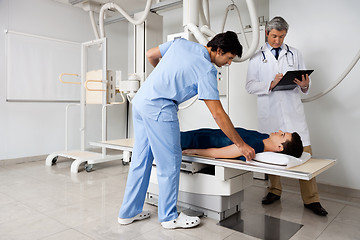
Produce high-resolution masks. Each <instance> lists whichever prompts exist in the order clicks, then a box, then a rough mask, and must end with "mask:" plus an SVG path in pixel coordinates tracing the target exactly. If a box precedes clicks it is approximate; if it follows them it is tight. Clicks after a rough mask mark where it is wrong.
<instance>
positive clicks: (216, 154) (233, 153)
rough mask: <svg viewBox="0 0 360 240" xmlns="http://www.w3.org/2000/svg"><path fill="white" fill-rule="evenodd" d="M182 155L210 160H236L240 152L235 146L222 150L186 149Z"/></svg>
mask: <svg viewBox="0 0 360 240" xmlns="http://www.w3.org/2000/svg"><path fill="white" fill-rule="evenodd" d="M183 153H184V154H190V155H200V156H204V157H212V158H236V157H240V156H241V152H240V150H239V148H238V147H237V146H236V145H235V144H232V145H229V146H226V147H222V148H207V149H186V150H183Z"/></svg>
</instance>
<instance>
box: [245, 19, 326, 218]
mask: <svg viewBox="0 0 360 240" xmlns="http://www.w3.org/2000/svg"><path fill="white" fill-rule="evenodd" d="M288 28H289V25H288V24H287V22H286V21H285V20H284V19H283V18H282V17H275V18H273V19H272V20H271V21H270V22H269V23H268V24H267V26H266V36H267V42H266V43H265V45H264V46H262V47H261V48H260V50H259V51H258V52H257V53H255V55H254V56H253V57H252V58H251V59H250V61H249V67H248V74H247V80H246V90H247V91H248V93H250V94H256V95H257V100H258V124H259V131H260V132H265V133H271V132H276V131H277V130H279V129H281V130H282V131H284V132H298V133H299V135H300V136H301V139H302V141H303V145H304V151H306V152H309V153H310V154H311V144H310V135H309V129H308V126H307V123H306V118H305V113H304V108H303V104H302V102H301V95H300V93H303V94H307V93H308V91H309V88H310V85H311V84H310V83H311V82H310V78H309V76H308V75H305V76H304V75H303V76H302V79H295V80H294V82H295V83H296V84H297V85H298V86H297V87H296V88H294V89H293V90H283V91H272V90H273V88H274V87H275V86H276V85H277V84H278V83H279V82H280V80H281V79H282V77H283V75H284V74H285V73H286V72H287V71H290V70H302V69H306V67H305V64H304V61H303V58H302V56H301V54H300V52H299V51H298V50H297V49H295V48H293V47H290V46H288V45H287V44H284V39H285V36H286V34H287V32H288ZM269 179H270V186H269V187H268V191H269V192H268V194H267V195H266V196H265V197H264V198H263V200H262V203H263V204H271V203H273V202H275V201H277V200H279V199H280V196H281V191H282V188H281V183H280V177H279V176H274V175H269ZM299 181H300V190H301V196H302V199H303V201H304V206H305V207H306V208H309V209H310V210H312V211H313V212H314V213H315V214H317V215H321V216H326V215H327V211H326V210H325V209H324V208H323V207H322V206H321V204H320V199H319V194H318V190H317V184H316V180H315V178H313V179H311V180H310V181H305V180H299Z"/></svg>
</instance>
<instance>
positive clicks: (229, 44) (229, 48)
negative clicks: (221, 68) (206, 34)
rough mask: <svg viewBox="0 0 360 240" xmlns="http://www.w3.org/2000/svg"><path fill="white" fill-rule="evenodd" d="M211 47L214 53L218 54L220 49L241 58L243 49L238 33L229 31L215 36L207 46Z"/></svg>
mask: <svg viewBox="0 0 360 240" xmlns="http://www.w3.org/2000/svg"><path fill="white" fill-rule="evenodd" d="M206 46H208V47H211V51H212V52H216V51H217V50H218V48H220V49H221V50H222V51H223V52H224V53H228V52H230V53H232V54H235V55H237V56H238V57H241V55H242V51H243V47H242V46H241V44H240V42H239V39H238V37H237V35H236V33H234V32H232V31H227V32H225V33H219V34H217V35H215V37H214V38H213V39H211V40H210V41H209V42H208V44H207V45H206Z"/></svg>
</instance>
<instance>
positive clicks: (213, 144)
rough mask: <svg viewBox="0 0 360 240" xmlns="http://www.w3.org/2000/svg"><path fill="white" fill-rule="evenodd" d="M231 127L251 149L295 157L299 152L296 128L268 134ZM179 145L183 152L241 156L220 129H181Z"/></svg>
mask: <svg viewBox="0 0 360 240" xmlns="http://www.w3.org/2000/svg"><path fill="white" fill-rule="evenodd" d="M235 129H236V131H237V132H238V133H239V135H240V136H241V138H242V139H243V140H244V142H245V143H247V144H248V145H249V146H250V147H252V148H254V150H255V153H260V152H278V153H283V154H288V155H291V156H294V157H296V158H298V157H300V156H301V154H302V152H303V145H302V141H301V138H300V136H299V134H298V133H297V132H293V133H289V132H282V131H281V130H280V131H278V132H275V133H271V134H270V135H269V134H265V133H259V132H257V131H253V130H247V129H243V128H235ZM181 147H182V149H183V153H184V154H191V155H201V156H205V157H212V158H239V159H241V160H245V158H244V157H242V156H241V153H240V152H239V149H238V147H237V146H236V145H235V144H233V142H232V141H231V140H230V139H229V138H228V137H227V136H226V135H225V134H224V133H223V132H222V131H221V130H220V129H198V130H192V131H186V132H181Z"/></svg>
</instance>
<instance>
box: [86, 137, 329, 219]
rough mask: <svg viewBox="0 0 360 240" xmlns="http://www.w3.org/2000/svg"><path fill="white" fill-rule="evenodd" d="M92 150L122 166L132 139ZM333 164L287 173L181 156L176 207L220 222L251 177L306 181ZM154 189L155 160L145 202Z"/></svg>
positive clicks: (237, 205)
mask: <svg viewBox="0 0 360 240" xmlns="http://www.w3.org/2000/svg"><path fill="white" fill-rule="evenodd" d="M90 144H91V145H92V146H97V147H105V148H110V149H116V150H122V151H123V152H124V153H123V155H124V156H125V158H124V160H123V161H124V162H127V161H129V159H126V158H127V157H126V156H128V158H129V157H130V152H131V151H132V147H133V144H134V140H133V139H118V140H111V141H104V142H91V143H90ZM335 163H336V160H333V159H317V158H311V159H310V160H308V161H307V162H305V163H304V164H302V165H298V166H296V167H292V168H288V169H276V168H271V166H270V167H264V166H257V165H253V164H250V163H247V162H244V161H241V160H236V159H214V158H207V157H202V156H190V155H183V157H182V164H181V171H180V184H179V196H178V205H179V206H180V207H184V208H188V209H191V210H194V211H200V212H203V213H204V214H205V215H207V216H208V217H210V218H213V219H216V220H219V221H221V220H223V219H225V218H227V217H229V216H231V215H233V214H235V213H237V212H239V211H240V210H241V202H242V200H243V198H244V196H243V191H242V190H244V189H245V188H246V187H248V186H250V185H252V182H253V173H252V172H259V173H266V174H272V175H278V176H283V177H289V178H295V179H303V180H310V179H312V178H313V177H315V176H317V175H319V174H320V173H322V172H324V171H325V170H327V169H329V168H330V167H332V166H334V165H335ZM157 196H158V186H157V177H156V159H155V161H154V164H153V169H152V171H151V177H150V184H149V188H148V193H147V202H148V201H149V200H150V202H151V201H154V200H155V201H156V199H157Z"/></svg>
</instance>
